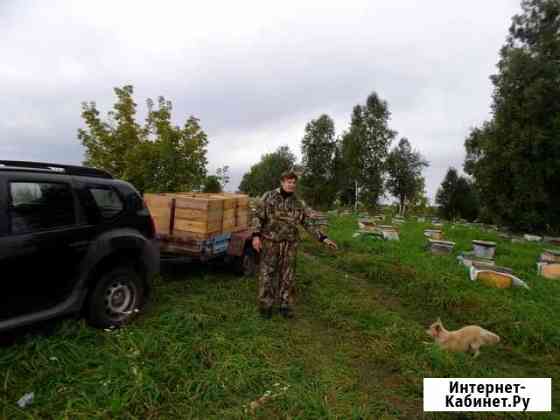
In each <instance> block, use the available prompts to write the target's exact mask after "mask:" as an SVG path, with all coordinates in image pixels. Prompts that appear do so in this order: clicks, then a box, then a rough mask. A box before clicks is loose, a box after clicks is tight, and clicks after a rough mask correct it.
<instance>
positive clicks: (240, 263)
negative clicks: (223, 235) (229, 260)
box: [233, 246, 257, 277]
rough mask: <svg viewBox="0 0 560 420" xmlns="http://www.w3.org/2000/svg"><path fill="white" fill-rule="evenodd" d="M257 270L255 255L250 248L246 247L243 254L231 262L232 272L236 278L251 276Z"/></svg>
mask: <svg viewBox="0 0 560 420" xmlns="http://www.w3.org/2000/svg"><path fill="white" fill-rule="evenodd" d="M256 269H257V261H256V256H255V253H254V252H253V249H252V248H251V247H250V246H246V247H245V249H244V250H243V254H242V255H241V256H239V257H235V258H234V260H233V270H234V272H235V274H237V275H238V276H247V277H249V276H252V275H254V274H255V272H256Z"/></svg>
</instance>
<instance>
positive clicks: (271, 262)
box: [258, 239, 298, 309]
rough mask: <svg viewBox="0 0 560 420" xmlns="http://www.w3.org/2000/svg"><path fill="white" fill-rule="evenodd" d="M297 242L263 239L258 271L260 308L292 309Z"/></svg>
mask: <svg viewBox="0 0 560 420" xmlns="http://www.w3.org/2000/svg"><path fill="white" fill-rule="evenodd" d="M297 245H298V243H297V242H287V241H281V242H274V241H269V240H266V239H263V241H262V250H261V253H260V264H259V271H258V281H259V296H258V300H259V306H260V307H261V308H264V309H267V308H271V307H272V306H273V305H274V304H277V305H280V307H283V308H290V307H292V305H293V303H294V297H295V296H294V295H295V274H296V255H297Z"/></svg>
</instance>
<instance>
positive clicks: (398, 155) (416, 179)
mask: <svg viewBox="0 0 560 420" xmlns="http://www.w3.org/2000/svg"><path fill="white" fill-rule="evenodd" d="M427 166H429V164H428V162H427V161H426V160H425V159H424V157H423V156H422V155H421V154H420V153H419V152H417V151H414V150H412V147H411V145H410V142H409V141H408V139H406V138H404V137H403V138H402V139H401V140H400V141H399V145H398V146H397V147H394V148H393V150H391V152H390V153H389V156H388V157H387V172H388V175H389V176H388V178H387V182H386V186H387V190H388V191H389V193H391V194H392V195H393V196H395V197H396V198H398V200H399V214H400V215H401V216H404V215H405V212H406V208H407V206H414V204H415V201H416V199H417V198H419V196H420V195H421V194H422V192H423V190H424V178H423V176H422V170H423V169H424V168H426V167H427Z"/></svg>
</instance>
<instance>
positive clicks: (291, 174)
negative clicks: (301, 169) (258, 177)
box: [280, 169, 298, 181]
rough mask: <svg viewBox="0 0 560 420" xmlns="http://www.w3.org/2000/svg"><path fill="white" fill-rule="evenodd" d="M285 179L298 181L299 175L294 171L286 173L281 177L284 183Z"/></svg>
mask: <svg viewBox="0 0 560 420" xmlns="http://www.w3.org/2000/svg"><path fill="white" fill-rule="evenodd" d="M285 179H295V180H296V181H297V179H298V174H297V173H296V171H294V170H293V169H290V170H287V171H284V172H282V175H280V181H284V180H285Z"/></svg>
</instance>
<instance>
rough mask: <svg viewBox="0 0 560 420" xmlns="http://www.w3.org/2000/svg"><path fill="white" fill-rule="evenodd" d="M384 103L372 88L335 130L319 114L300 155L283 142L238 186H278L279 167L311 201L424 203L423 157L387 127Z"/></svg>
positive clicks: (255, 190)
mask: <svg viewBox="0 0 560 420" xmlns="http://www.w3.org/2000/svg"><path fill="white" fill-rule="evenodd" d="M389 119H390V112H389V105H388V103H387V101H384V100H382V99H381V98H380V97H379V96H378V94H377V93H376V92H373V93H371V94H370V95H369V96H368V97H367V99H366V101H365V103H364V104H358V105H356V106H354V108H353V110H352V114H351V120H350V125H349V127H348V128H347V129H346V130H345V131H343V132H342V133H341V134H340V135H338V136H337V135H336V130H335V124H334V121H333V119H332V118H331V117H330V116H329V115H327V114H323V115H320V116H319V117H318V118H316V119H314V120H311V121H310V122H309V123H307V124H306V126H305V130H304V135H303V138H302V140H301V153H302V161H301V163H300V164H297V163H296V157H295V155H294V153H293V152H291V151H290V150H289V148H288V146H282V147H280V148H279V149H278V150H276V151H275V152H273V153H268V154H265V155H263V156H262V157H261V160H260V161H259V162H258V163H256V164H255V165H253V166H252V167H251V168H250V169H249V171H248V172H247V173H246V174H245V175H244V176H243V179H242V181H241V184H240V186H239V189H240V190H241V191H242V192H245V193H247V194H250V195H252V196H259V195H261V194H263V193H264V192H266V191H268V190H271V189H273V188H276V187H278V179H279V176H280V174H281V173H282V171H284V170H285V169H287V168H295V169H296V171H299V172H300V174H301V180H300V187H299V188H300V191H301V194H302V196H303V197H304V199H305V200H306V201H307V202H308V203H309V204H310V205H311V206H313V207H315V208H320V209H327V208H330V207H332V206H333V205H335V204H336V205H340V206H349V207H354V208H356V207H358V205H359V206H361V207H364V208H375V207H376V206H377V205H378V204H379V201H380V199H381V198H382V197H384V196H386V195H387V194H390V195H392V196H394V197H396V198H397V199H398V203H399V212H400V213H401V214H404V212H405V211H406V209H407V208H410V207H415V206H418V205H419V204H421V205H424V206H425V205H427V199H426V197H425V188H424V187H425V181H424V177H423V176H422V170H423V169H424V168H425V167H427V166H428V162H427V161H426V159H425V158H424V157H423V156H422V155H421V154H420V153H419V152H418V151H416V150H413V149H412V146H411V144H410V142H409V141H408V139H406V138H401V139H400V141H399V143H398V145H397V146H395V147H393V148H392V149H390V146H391V143H392V141H393V140H394V139H395V137H396V136H397V132H396V131H394V130H392V129H391V128H390V127H389Z"/></svg>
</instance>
